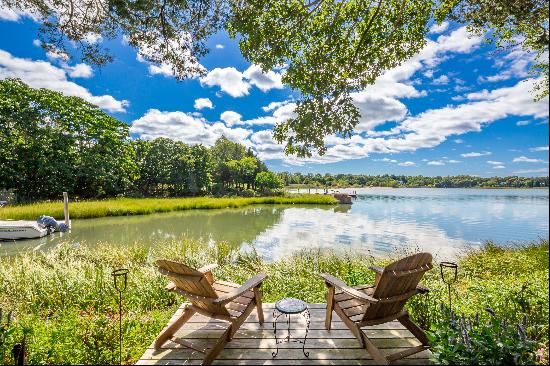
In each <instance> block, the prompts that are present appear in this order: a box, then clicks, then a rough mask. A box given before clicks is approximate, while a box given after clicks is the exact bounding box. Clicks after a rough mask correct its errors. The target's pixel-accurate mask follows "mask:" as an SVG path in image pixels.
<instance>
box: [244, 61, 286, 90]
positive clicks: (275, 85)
mask: <svg viewBox="0 0 550 366" xmlns="http://www.w3.org/2000/svg"><path fill="white" fill-rule="evenodd" d="M243 76H244V77H245V78H246V79H248V80H249V82H250V84H252V85H255V86H256V87H257V88H258V89H260V90H261V91H263V92H264V93H265V92H267V91H269V90H271V89H283V88H284V85H283V82H282V81H281V74H279V73H276V72H274V71H268V72H267V73H264V72H263V71H262V69H261V68H260V67H259V66H256V65H252V66H250V67H249V68H248V69H246V70H245V71H244V73H243Z"/></svg>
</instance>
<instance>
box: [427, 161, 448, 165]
mask: <svg viewBox="0 0 550 366" xmlns="http://www.w3.org/2000/svg"><path fill="white" fill-rule="evenodd" d="M427 164H428V165H436V166H441V165H445V163H444V162H442V161H441V160H433V161H428V163H427Z"/></svg>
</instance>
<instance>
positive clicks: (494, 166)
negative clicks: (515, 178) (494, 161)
mask: <svg viewBox="0 0 550 366" xmlns="http://www.w3.org/2000/svg"><path fill="white" fill-rule="evenodd" d="M493 169H506V167H505V166H504V165H493Z"/></svg>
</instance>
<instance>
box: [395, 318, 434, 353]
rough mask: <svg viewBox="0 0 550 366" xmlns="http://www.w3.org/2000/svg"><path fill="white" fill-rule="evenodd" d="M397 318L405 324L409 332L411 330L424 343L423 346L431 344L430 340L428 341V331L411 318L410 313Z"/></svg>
mask: <svg viewBox="0 0 550 366" xmlns="http://www.w3.org/2000/svg"><path fill="white" fill-rule="evenodd" d="M397 320H398V321H399V322H400V323H401V324H403V326H404V327H405V328H407V329H408V330H409V332H411V333H412V334H413V335H414V336H415V337H416V338H417V339H418V340H419V341H420V343H422V345H423V346H428V345H429V341H428V337H427V336H426V333H424V331H423V330H422V329H421V328H420V327H419V326H418V325H416V324H415V323H414V322H413V321H412V320H411V318H410V317H409V314H405V315H403V316H401V317H399V318H397Z"/></svg>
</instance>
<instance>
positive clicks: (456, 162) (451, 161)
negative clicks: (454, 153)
mask: <svg viewBox="0 0 550 366" xmlns="http://www.w3.org/2000/svg"><path fill="white" fill-rule="evenodd" d="M447 163H449V164H458V163H461V161H460V160H454V159H450V160H447Z"/></svg>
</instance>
